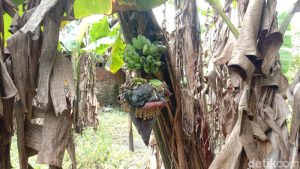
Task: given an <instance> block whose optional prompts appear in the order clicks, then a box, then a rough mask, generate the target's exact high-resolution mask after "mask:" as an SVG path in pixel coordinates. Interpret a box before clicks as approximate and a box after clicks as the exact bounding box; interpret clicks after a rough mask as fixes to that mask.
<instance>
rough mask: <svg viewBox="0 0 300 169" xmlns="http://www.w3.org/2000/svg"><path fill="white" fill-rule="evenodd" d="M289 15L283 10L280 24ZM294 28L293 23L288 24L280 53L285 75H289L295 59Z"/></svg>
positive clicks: (279, 19) (282, 69)
mask: <svg viewBox="0 0 300 169" xmlns="http://www.w3.org/2000/svg"><path fill="white" fill-rule="evenodd" d="M286 16H287V12H283V13H281V14H280V15H279V17H278V22H279V24H282V22H283V20H284V18H285V17H286ZM291 35H292V29H291V25H289V26H288V29H287V31H286V33H285V34H284V37H283V44H282V46H281V48H280V51H279V54H280V62H281V71H282V73H284V74H285V75H287V73H288V71H289V69H290V67H291V64H292V61H293V55H292V47H293V44H292V36H291Z"/></svg>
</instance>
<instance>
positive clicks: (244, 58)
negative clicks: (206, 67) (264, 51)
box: [228, 0, 264, 80]
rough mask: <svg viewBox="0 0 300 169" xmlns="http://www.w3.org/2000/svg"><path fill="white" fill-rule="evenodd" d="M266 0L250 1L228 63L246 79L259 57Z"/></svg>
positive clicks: (250, 74)
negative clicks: (260, 31) (261, 23)
mask: <svg viewBox="0 0 300 169" xmlns="http://www.w3.org/2000/svg"><path fill="white" fill-rule="evenodd" d="M263 4H264V1H261V0H253V1H250V2H249V5H248V9H247V11H246V14H245V16H244V20H243V23H242V27H241V30H240V36H239V38H238V40H237V42H236V46H235V49H234V51H233V55H232V58H231V60H230V61H229V63H228V67H229V68H230V69H233V70H235V71H236V72H238V73H239V74H240V76H241V77H242V78H243V79H244V80H245V79H247V78H248V77H251V76H252V74H253V72H254V70H255V65H254V63H253V62H255V60H256V57H257V55H258V54H257V49H256V48H257V36H258V32H259V26H258V25H260V21H261V14H262V10H263Z"/></svg>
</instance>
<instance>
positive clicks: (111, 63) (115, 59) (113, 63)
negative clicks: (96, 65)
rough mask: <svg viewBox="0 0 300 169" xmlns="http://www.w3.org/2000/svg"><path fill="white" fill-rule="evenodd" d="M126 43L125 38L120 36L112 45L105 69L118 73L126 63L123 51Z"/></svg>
mask: <svg viewBox="0 0 300 169" xmlns="http://www.w3.org/2000/svg"><path fill="white" fill-rule="evenodd" d="M125 47H126V44H125V43H124V41H123V39H122V38H121V37H120V36H119V37H118V38H117V39H116V41H115V43H114V44H113V46H112V50H111V54H110V56H109V57H108V59H107V62H106V65H105V69H106V70H109V71H110V72H112V73H116V72H117V71H118V70H119V69H121V67H122V66H123V64H124V61H123V53H124V49H125Z"/></svg>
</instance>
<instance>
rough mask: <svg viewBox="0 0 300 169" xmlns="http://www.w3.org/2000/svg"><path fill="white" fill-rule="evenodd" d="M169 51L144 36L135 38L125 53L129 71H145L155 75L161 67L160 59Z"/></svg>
mask: <svg viewBox="0 0 300 169" xmlns="http://www.w3.org/2000/svg"><path fill="white" fill-rule="evenodd" d="M166 51H167V49H166V47H165V46H163V45H157V44H154V43H151V42H150V40H148V39H147V38H145V37H144V36H142V35H138V37H137V38H133V40H132V44H128V45H127V47H126V49H125V52H124V62H125V63H126V66H127V68H128V69H131V70H133V69H135V70H143V71H144V72H145V73H149V74H150V73H151V74H154V73H156V72H157V71H158V69H159V67H160V66H161V62H160V57H161V55H162V54H163V53H164V52H166Z"/></svg>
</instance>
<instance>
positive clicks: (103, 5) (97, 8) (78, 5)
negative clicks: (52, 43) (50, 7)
mask: <svg viewBox="0 0 300 169" xmlns="http://www.w3.org/2000/svg"><path fill="white" fill-rule="evenodd" d="M164 2H165V0H117V1H115V3H117V6H118V8H117V9H116V5H115V4H113V0H88V1H87V0H75V3H74V13H75V17H76V18H83V17H86V16H89V15H95V14H111V13H112V12H116V11H118V10H120V9H122V10H124V9H125V10H126V9H127V8H128V7H130V8H129V9H136V10H138V11H148V10H150V9H152V8H154V7H156V6H158V5H161V4H162V3H164Z"/></svg>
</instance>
